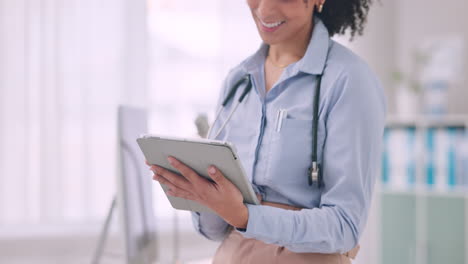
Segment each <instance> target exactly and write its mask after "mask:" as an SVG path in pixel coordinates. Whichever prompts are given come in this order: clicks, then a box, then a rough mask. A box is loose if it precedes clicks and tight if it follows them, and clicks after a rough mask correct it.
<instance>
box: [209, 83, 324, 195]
mask: <svg viewBox="0 0 468 264" xmlns="http://www.w3.org/2000/svg"><path fill="white" fill-rule="evenodd" d="M321 81H322V74H320V75H318V76H317V87H316V89H315V96H314V106H313V120H312V123H313V129H312V144H313V146H312V157H311V158H312V165H311V166H310V167H309V170H308V174H307V179H308V182H309V186H312V185H313V184H317V186H318V188H321V187H323V186H324V183H323V176H322V172H321V169H322V168H321V164H320V163H319V162H318V158H317V140H318V115H319V114H318V112H319V103H320V102H319V99H320V86H321ZM245 82H247V85H246V86H245V88H244V91H243V92H242V95H241V96H240V97H239V99H238V100H237V102H236V104H235V105H234V108H233V109H232V111H231V113H229V116H228V117H227V119H226V121H224V123H223V124H222V126H221V127H220V128H219V130H218V132H217V133H216V135H215V137H214V138H217V137H218V135H219V134H220V133H221V132H222V131H223V129H224V128H225V127H226V124H227V123H228V122H229V120H230V119H231V117H232V115H233V114H234V112H235V111H236V109H237V107H238V106H239V105H240V104H241V103H242V101H243V100H244V98H245V97H246V96H247V94H248V93H249V92H250V90H252V78H251V76H250V74H247V75H245V76H244V77H243V78H242V79H240V80H239V81H237V82H236V83H235V84H234V85H233V87H232V88H231V90H230V91H229V93H228V94H227V96H226V98H225V99H224V101H223V103H222V104H221V106H220V108H219V109H218V111H217V113H216V117H215V120H214V122H213V124H212V125H211V127H210V129H209V130H208V135H207V138H209V137H210V134H211V130H212V129H213V126H214V124H215V123H216V121H218V119H219V116H220V114H221V112H222V111H223V109H224V107H225V106H226V105H227V104H228V103H229V102H230V101H231V100H232V99H233V98H234V96H235V95H236V93H237V90H238V89H239V87H240V86H241V85H242V84H244V83H245Z"/></svg>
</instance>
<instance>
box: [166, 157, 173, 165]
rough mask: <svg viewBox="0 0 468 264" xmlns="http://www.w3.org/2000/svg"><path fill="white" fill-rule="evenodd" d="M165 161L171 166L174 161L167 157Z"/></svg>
mask: <svg viewBox="0 0 468 264" xmlns="http://www.w3.org/2000/svg"><path fill="white" fill-rule="evenodd" d="M167 161H169V163H170V164H171V165H172V164H173V163H174V160H173V159H172V158H171V157H167Z"/></svg>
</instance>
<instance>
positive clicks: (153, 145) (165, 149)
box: [137, 135, 259, 213]
mask: <svg viewBox="0 0 468 264" xmlns="http://www.w3.org/2000/svg"><path fill="white" fill-rule="evenodd" d="M137 142H138V145H139V146H140V149H141V150H142V152H143V155H144V156H145V158H146V160H147V161H148V163H150V164H155V165H158V166H161V167H163V168H165V169H168V170H170V171H172V172H174V173H177V174H179V175H180V173H179V172H178V171H177V170H176V169H175V168H173V167H172V166H171V165H170V164H169V162H168V161H167V157H168V156H173V157H175V158H176V159H178V160H179V161H181V162H183V163H184V164H186V165H187V166H189V167H191V168H192V169H193V170H194V171H196V172H197V173H198V175H200V176H202V177H205V178H207V179H209V180H211V178H210V176H209V175H208V173H207V170H208V167H209V166H210V165H215V166H216V167H217V168H218V169H219V170H220V171H221V172H222V173H223V175H224V176H225V177H226V178H227V179H229V180H230V181H231V182H232V183H233V184H234V185H235V186H237V188H238V189H239V191H240V192H241V193H242V195H243V197H244V202H245V203H249V204H259V201H258V199H257V196H256V195H255V192H254V190H253V188H252V185H251V183H250V181H249V179H248V178H247V176H246V174H245V171H244V168H243V167H242V164H241V162H240V160H239V158H238V156H237V154H236V149H235V147H234V145H232V144H231V143H229V142H225V141H218V140H214V139H185V138H175V137H167V136H158V135H143V136H141V137H139V138H138V139H137ZM142 162H144V161H142ZM160 185H161V187H162V188H163V190H164V192H166V189H167V186H165V185H164V184H160ZM167 198H168V199H169V202H170V203H171V205H172V207H174V208H175V209H180V210H188V211H195V212H212V213H214V212H213V211H212V210H211V209H209V208H208V207H206V206H203V205H201V204H199V203H197V202H194V201H191V200H187V199H183V198H179V197H173V196H167Z"/></svg>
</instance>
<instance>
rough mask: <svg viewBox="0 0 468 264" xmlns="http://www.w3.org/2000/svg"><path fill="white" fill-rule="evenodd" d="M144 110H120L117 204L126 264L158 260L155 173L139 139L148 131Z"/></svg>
mask: <svg viewBox="0 0 468 264" xmlns="http://www.w3.org/2000/svg"><path fill="white" fill-rule="evenodd" d="M147 117H148V115H147V113H146V111H145V110H144V109H140V108H136V107H129V106H120V107H119V109H118V139H119V144H118V146H119V151H118V153H119V169H118V171H119V173H118V181H117V182H118V192H117V207H118V209H119V210H118V211H119V212H120V219H121V223H122V226H123V231H124V238H125V239H124V244H125V245H124V247H125V255H126V262H125V263H126V264H149V263H153V262H154V261H156V256H157V254H156V248H157V247H156V221H155V217H154V213H153V203H152V192H151V186H152V175H151V173H150V171H149V170H148V167H147V166H146V164H145V157H144V156H143V154H142V152H141V151H140V149H139V147H138V145H137V142H136V139H137V138H138V137H139V136H140V135H141V134H145V133H147V130H148V126H147V120H148V118H147Z"/></svg>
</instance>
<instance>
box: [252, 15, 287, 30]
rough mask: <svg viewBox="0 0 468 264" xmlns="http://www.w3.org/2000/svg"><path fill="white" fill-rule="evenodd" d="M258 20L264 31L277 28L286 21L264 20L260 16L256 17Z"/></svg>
mask: <svg viewBox="0 0 468 264" xmlns="http://www.w3.org/2000/svg"><path fill="white" fill-rule="evenodd" d="M258 21H259V22H260V26H261V28H262V30H263V31H265V32H274V31H276V30H277V29H278V28H280V27H281V26H282V25H283V24H284V23H286V21H284V20H278V21H272V22H265V21H263V20H262V19H260V18H259V19H258Z"/></svg>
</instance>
